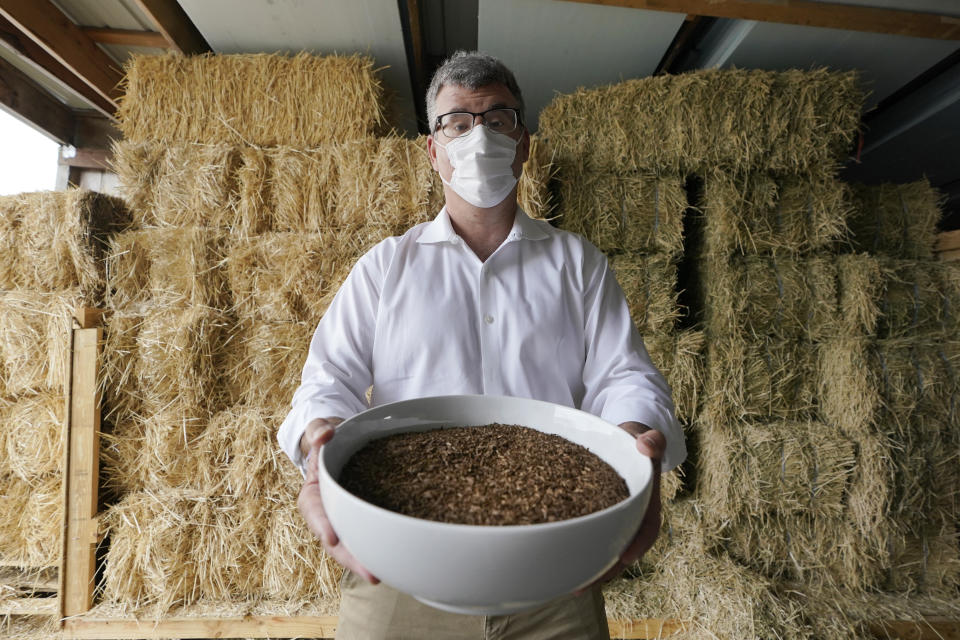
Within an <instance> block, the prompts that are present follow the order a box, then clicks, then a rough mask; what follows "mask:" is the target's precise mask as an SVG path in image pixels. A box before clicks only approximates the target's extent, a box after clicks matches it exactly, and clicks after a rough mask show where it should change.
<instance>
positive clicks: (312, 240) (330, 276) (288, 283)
mask: <svg viewBox="0 0 960 640" xmlns="http://www.w3.org/2000/svg"><path fill="white" fill-rule="evenodd" d="M332 235H333V234H329V233H322V232H321V233H309V234H307V233H293V232H280V233H267V234H263V235H260V236H256V237H253V238H240V239H237V240H236V241H235V242H234V243H232V245H231V246H230V248H229V250H228V251H227V256H226V260H225V264H226V276H227V283H228V285H229V288H230V291H231V292H232V297H233V304H234V309H235V311H236V314H237V317H238V318H240V319H257V320H259V321H264V322H279V321H284V322H307V323H309V324H312V325H314V326H316V323H317V322H319V320H320V317H321V316H322V315H323V313H324V311H326V305H327V302H328V301H329V300H328V298H329V296H330V295H331V294H332V293H335V292H336V290H337V288H339V286H340V284H341V283H340V282H339V281H338V280H337V279H336V277H337V276H338V274H339V273H340V272H341V271H342V270H343V269H344V267H345V265H348V264H349V265H351V266H352V264H353V262H354V261H355V260H356V258H357V256H356V255H355V254H354V253H353V251H352V250H351V249H349V248H348V249H347V253H346V255H344V254H342V253H341V250H342V248H341V247H340V246H339V245H338V244H336V243H335V242H334V240H333V239H332V238H331V236H332Z"/></svg>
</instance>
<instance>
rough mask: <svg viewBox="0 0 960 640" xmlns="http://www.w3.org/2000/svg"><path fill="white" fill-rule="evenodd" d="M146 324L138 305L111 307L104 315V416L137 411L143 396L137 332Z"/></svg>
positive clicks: (101, 379) (102, 369)
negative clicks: (140, 384)
mask: <svg viewBox="0 0 960 640" xmlns="http://www.w3.org/2000/svg"><path fill="white" fill-rule="evenodd" d="M142 324H143V312H142V311H141V310H136V309H123V310H116V309H112V310H110V312H109V313H107V314H105V316H104V331H103V345H102V350H101V353H100V363H101V365H100V390H101V396H102V398H103V405H102V417H103V419H104V420H107V421H110V422H112V421H113V418H112V416H113V414H115V413H122V414H129V413H138V412H140V411H141V410H142V398H141V392H140V389H139V388H138V387H137V373H136V364H137V354H138V350H137V336H138V334H139V333H140V327H141V326H142Z"/></svg>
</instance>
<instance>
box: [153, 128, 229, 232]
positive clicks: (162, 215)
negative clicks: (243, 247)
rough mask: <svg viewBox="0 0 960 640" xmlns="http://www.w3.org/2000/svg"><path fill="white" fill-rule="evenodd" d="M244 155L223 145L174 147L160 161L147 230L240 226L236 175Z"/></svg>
mask: <svg viewBox="0 0 960 640" xmlns="http://www.w3.org/2000/svg"><path fill="white" fill-rule="evenodd" d="M239 164H240V154H239V153H238V151H237V149H236V148H235V147H231V146H228V145H223V144H205V145H204V144H197V145H171V146H169V147H168V148H167V149H166V152H165V153H164V154H163V157H162V159H161V161H160V167H159V169H158V171H157V174H156V182H155V185H154V197H153V203H152V206H151V207H148V208H147V209H145V210H143V211H140V212H138V213H140V214H141V215H142V216H143V217H142V219H141V224H142V225H143V226H146V227H152V226H159V227H186V226H201V227H226V228H234V227H237V226H238V222H239V216H238V213H237V195H238V194H237V184H236V175H237V169H238V168H239Z"/></svg>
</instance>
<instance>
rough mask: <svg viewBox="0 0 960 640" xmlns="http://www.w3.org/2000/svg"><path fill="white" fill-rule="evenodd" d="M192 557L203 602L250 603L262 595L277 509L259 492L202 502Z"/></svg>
mask: <svg viewBox="0 0 960 640" xmlns="http://www.w3.org/2000/svg"><path fill="white" fill-rule="evenodd" d="M196 507H197V508H196V511H195V512H194V517H195V518H196V520H195V521H193V522H192V523H191V524H192V526H193V527H194V528H195V529H196V531H195V532H194V533H193V534H192V535H191V537H192V538H193V548H192V550H191V552H190V553H191V557H192V559H193V561H194V563H195V566H196V570H197V576H196V585H197V590H196V594H195V595H193V597H194V598H196V599H198V600H202V599H209V600H214V601H218V600H219V601H230V600H248V599H251V598H255V597H259V596H260V595H261V593H262V583H263V565H264V555H265V551H266V544H265V539H266V533H267V531H269V529H268V527H269V523H270V521H271V520H272V517H271V513H270V512H271V511H272V505H271V504H270V503H269V502H267V501H264V500H263V498H262V496H260V495H259V494H256V493H254V494H244V495H239V496H233V495H223V496H219V495H218V496H216V497H214V498H213V499H210V500H204V501H198V502H197V505H196Z"/></svg>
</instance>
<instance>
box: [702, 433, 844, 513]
mask: <svg viewBox="0 0 960 640" xmlns="http://www.w3.org/2000/svg"><path fill="white" fill-rule="evenodd" d="M698 434H699V442H700V447H701V448H700V451H701V456H700V458H699V460H700V462H699V465H698V467H697V469H698V474H697V478H698V492H697V496H698V498H699V499H700V500H701V502H702V503H703V506H704V508H705V510H706V511H707V512H708V513H709V514H710V516H711V518H714V519H717V520H719V521H729V520H735V519H737V518H738V517H740V516H741V515H743V514H752V515H760V514H763V513H806V514H809V515H811V516H814V517H818V518H837V517H839V516H841V515H842V514H843V512H844V510H845V501H846V489H847V486H848V483H849V482H850V479H851V475H852V474H853V473H854V471H855V463H856V460H857V458H856V453H855V451H856V450H855V444H854V442H852V441H851V440H849V439H847V438H845V437H843V436H842V435H840V434H839V433H837V430H836V429H835V428H834V427H832V426H830V425H826V424H823V423H819V422H772V423H762V424H752V423H742V424H739V425H736V426H730V425H713V424H712V423H710V421H708V420H702V421H701V422H700V424H699V429H698Z"/></svg>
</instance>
